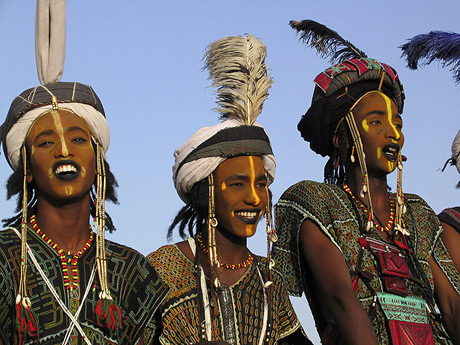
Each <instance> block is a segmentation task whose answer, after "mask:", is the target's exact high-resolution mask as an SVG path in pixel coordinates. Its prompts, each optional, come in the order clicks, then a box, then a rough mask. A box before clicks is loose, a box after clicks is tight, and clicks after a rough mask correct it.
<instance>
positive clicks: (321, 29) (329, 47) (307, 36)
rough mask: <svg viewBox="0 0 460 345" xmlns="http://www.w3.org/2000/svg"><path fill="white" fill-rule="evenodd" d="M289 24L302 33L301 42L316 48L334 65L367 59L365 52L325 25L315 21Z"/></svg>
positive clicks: (292, 21) (291, 22)
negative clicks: (350, 60)
mask: <svg viewBox="0 0 460 345" xmlns="http://www.w3.org/2000/svg"><path fill="white" fill-rule="evenodd" d="M289 24H290V25H291V27H292V28H293V29H295V30H296V31H297V33H299V32H301V35H300V40H301V41H303V43H305V44H306V45H309V46H310V47H312V48H315V49H316V50H317V51H318V53H319V54H320V55H321V57H323V58H329V61H330V62H331V63H332V64H336V63H340V62H342V61H345V60H349V59H357V58H362V57H367V55H366V54H365V53H364V52H363V51H361V50H359V49H358V48H356V47H355V46H354V45H353V44H352V43H351V42H349V41H347V40H345V39H343V38H342V36H340V35H339V34H338V33H337V32H335V31H334V30H331V29H329V28H328V27H327V26H325V25H323V24H320V23H318V22H315V21H313V20H302V21H295V20H291V21H290V22H289Z"/></svg>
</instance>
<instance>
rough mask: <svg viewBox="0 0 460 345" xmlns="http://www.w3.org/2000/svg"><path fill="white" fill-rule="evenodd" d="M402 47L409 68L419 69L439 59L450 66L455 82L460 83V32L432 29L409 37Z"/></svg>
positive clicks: (444, 64) (444, 65) (445, 65)
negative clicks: (426, 32)
mask: <svg viewBox="0 0 460 345" xmlns="http://www.w3.org/2000/svg"><path fill="white" fill-rule="evenodd" d="M400 48H401V49H402V51H403V53H402V56H403V57H406V59H407V66H408V67H409V68H411V69H417V68H418V66H419V65H420V66H424V65H428V64H430V63H431V62H433V61H434V60H439V61H442V66H443V67H450V70H451V71H452V73H453V74H454V79H455V82H456V83H457V84H458V83H460V34H456V33H453V32H444V31H431V32H430V33H428V34H422V35H417V36H415V37H413V38H411V39H409V40H408V42H407V43H406V44H403V45H402V46H400Z"/></svg>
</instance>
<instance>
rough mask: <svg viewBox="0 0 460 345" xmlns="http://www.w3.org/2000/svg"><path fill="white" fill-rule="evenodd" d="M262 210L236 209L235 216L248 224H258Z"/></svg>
mask: <svg viewBox="0 0 460 345" xmlns="http://www.w3.org/2000/svg"><path fill="white" fill-rule="evenodd" d="M259 215H260V210H240V211H235V217H238V218H239V219H241V220H242V221H243V222H245V223H247V224H256V223H257V221H258V220H259Z"/></svg>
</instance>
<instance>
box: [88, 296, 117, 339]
mask: <svg viewBox="0 0 460 345" xmlns="http://www.w3.org/2000/svg"><path fill="white" fill-rule="evenodd" d="M94 313H95V314H96V322H97V323H98V325H100V326H103V327H107V329H108V330H109V331H110V334H113V333H114V331H116V330H117V328H121V327H122V324H121V309H120V307H119V306H118V304H117V302H115V301H114V300H113V299H112V298H110V297H109V298H101V299H99V301H97V304H96V308H94Z"/></svg>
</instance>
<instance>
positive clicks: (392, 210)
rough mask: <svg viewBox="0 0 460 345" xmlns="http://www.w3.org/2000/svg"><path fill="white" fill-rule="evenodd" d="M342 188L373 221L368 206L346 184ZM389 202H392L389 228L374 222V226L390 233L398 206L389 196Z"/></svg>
mask: <svg viewBox="0 0 460 345" xmlns="http://www.w3.org/2000/svg"><path fill="white" fill-rule="evenodd" d="M342 188H343V190H344V191H345V192H347V193H348V195H350V197H351V199H352V200H353V201H354V202H355V203H356V204H357V205H358V206H359V207H360V208H361V209H362V210H363V211H364V213H365V214H366V215H367V216H368V217H369V220H371V219H372V217H371V214H370V213H369V210H368V209H367V207H366V205H364V204H363V202H362V201H361V200H359V199H358V198H356V197H355V196H354V194H353V192H352V191H351V189H350V187H348V185H347V184H346V183H344V184H343V185H342ZM388 200H389V201H390V219H389V220H388V224H387V226H385V227H383V226H382V225H380V224H379V223H376V222H374V221H372V223H373V224H374V226H375V227H376V228H377V230H379V231H382V232H388V231H390V230H391V229H393V225H394V221H395V212H396V206H395V202H394V201H393V200H392V199H391V198H390V197H389V196H388Z"/></svg>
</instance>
